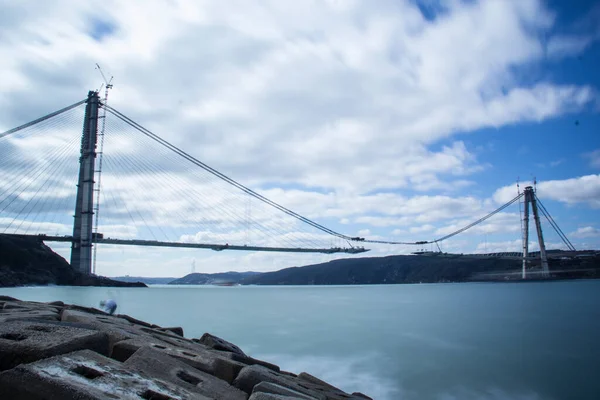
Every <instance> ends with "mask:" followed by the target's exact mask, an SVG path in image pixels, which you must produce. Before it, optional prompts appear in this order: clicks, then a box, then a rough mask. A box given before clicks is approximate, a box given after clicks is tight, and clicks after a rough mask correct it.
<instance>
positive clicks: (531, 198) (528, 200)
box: [522, 186, 550, 279]
mask: <svg viewBox="0 0 600 400" xmlns="http://www.w3.org/2000/svg"><path fill="white" fill-rule="evenodd" d="M523 193H524V196H525V210H524V213H523V271H522V278H523V279H525V278H526V266H527V258H528V257H529V204H531V211H532V212H533V219H534V221H535V228H536V231H537V236H538V244H539V246H540V261H541V264H542V276H544V277H548V276H549V275H550V270H549V269H548V258H547V257H546V245H545V244H544V235H543V233H542V224H541V221H540V215H539V212H538V206H537V201H536V198H535V192H534V191H533V187H531V186H527V187H526V188H525V191H524V192H523Z"/></svg>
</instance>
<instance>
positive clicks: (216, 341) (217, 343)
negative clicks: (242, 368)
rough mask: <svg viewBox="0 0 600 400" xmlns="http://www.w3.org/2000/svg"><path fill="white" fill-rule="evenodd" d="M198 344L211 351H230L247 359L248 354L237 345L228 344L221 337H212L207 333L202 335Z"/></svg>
mask: <svg viewBox="0 0 600 400" xmlns="http://www.w3.org/2000/svg"><path fill="white" fill-rule="evenodd" d="M198 343H201V344H203V345H205V346H207V347H210V348H211V349H215V350H219V351H228V352H230V353H235V354H239V355H240V356H244V357H247V355H246V353H244V352H243V351H242V349H240V348H239V347H237V346H236V345H235V344H233V343H231V342H228V341H227V340H224V339H221V338H220V337H217V336H214V335H211V334H210V333H205V334H204V335H202V337H201V338H200V339H198Z"/></svg>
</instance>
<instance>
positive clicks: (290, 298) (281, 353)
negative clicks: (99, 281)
mask: <svg viewBox="0 0 600 400" xmlns="http://www.w3.org/2000/svg"><path fill="white" fill-rule="evenodd" d="M0 294H5V295H9V296H13V297H17V298H20V299H23V300H35V301H51V300H62V301H64V302H67V303H75V304H80V305H85V306H95V307H97V306H98V302H99V301H100V300H101V299H104V298H112V299H114V300H116V301H117V303H118V310H117V312H119V313H124V314H129V315H132V316H134V317H136V318H139V319H142V320H147V321H150V322H153V323H156V324H158V325H162V326H182V327H183V328H184V331H185V335H186V336H187V337H199V336H200V335H202V334H203V333H204V332H211V333H213V334H215V335H218V336H221V337H223V338H225V339H227V340H230V341H232V342H234V343H236V344H238V345H239V346H240V347H242V349H243V350H244V351H246V352H247V353H249V354H250V355H252V356H254V357H257V358H262V359H265V360H267V361H270V362H273V363H276V364H278V365H280V366H281V367H282V368H284V369H286V370H289V371H292V372H296V373H299V372H302V371H307V372H310V373H311V374H313V375H316V376H318V377H320V378H322V379H324V380H326V381H328V382H330V383H332V384H334V385H336V386H339V387H340V388H342V389H343V390H345V391H348V392H352V391H361V392H364V393H366V394H368V395H370V396H372V397H373V398H375V399H382V400H391V399H394V400H395V399H408V400H412V399H436V400H450V399H466V400H470V399H473V400H474V399H478V400H479V399H493V400H504V399H527V400H535V399H578V400H585V399H594V400H597V399H600V281H571V282H551V283H501V284H493V283H489V284H422V285H390V286H322V287H317V286H302V287H298V286H294V287H282V286H277V287H260V286H240V287H210V286H152V287H150V288H148V289H137V288H135V289H134V288H128V289H112V288H110V289H107V288H78V287H27V288H9V289H0Z"/></svg>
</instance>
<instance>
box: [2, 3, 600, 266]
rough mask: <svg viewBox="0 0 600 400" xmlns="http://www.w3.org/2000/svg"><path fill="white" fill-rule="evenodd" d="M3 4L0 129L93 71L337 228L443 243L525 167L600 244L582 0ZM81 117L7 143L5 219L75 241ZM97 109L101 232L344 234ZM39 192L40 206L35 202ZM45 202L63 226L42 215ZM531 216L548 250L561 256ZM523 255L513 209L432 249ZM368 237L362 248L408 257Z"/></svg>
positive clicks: (596, 121) (558, 207)
mask: <svg viewBox="0 0 600 400" xmlns="http://www.w3.org/2000/svg"><path fill="white" fill-rule="evenodd" d="M595 3H596V4H595ZM0 9H1V10H2V13H1V14H0V132H3V131H5V130H8V129H10V128H13V127H15V126H18V125H21V124H23V123H25V122H27V121H29V120H31V119H34V118H37V117H39V116H41V115H44V114H47V113H49V112H51V111H54V110H56V109H59V108H62V107H64V106H67V105H69V104H72V103H74V102H76V101H78V100H81V99H83V98H84V97H85V96H86V94H87V91H88V90H90V89H98V88H100V85H101V83H102V82H103V80H102V77H101V76H100V74H99V72H98V71H97V70H96V69H95V64H96V63H99V64H100V65H101V66H102V68H103V70H104V72H105V73H106V74H107V75H108V76H114V88H113V90H112V91H111V93H110V97H109V104H110V105H111V106H112V107H114V108H115V109H117V110H119V111H120V112H122V113H124V114H126V115H127V116H129V117H131V118H132V119H134V120H135V121H137V122H138V123H140V124H141V125H143V126H145V127H147V128H148V129H150V130H152V131H153V132H155V133H156V134H158V135H160V136H161V137H163V138H165V139H166V140H168V141H170V142H172V143H173V144H175V145H176V146H179V147H181V148H182V149H185V151H187V152H188V153H189V154H191V155H193V156H194V157H196V158H197V159H199V160H201V161H202V162H204V163H206V164H208V165H210V166H211V167H213V168H215V169H216V170H218V171H221V172H222V173H224V174H226V175H228V176H230V177H232V178H233V179H235V180H237V181H238V182H241V183H243V184H244V185H246V186H248V187H250V188H252V189H253V190H255V191H257V192H259V193H261V194H263V195H264V196H266V197H268V198H270V199H272V200H274V201H276V202H278V203H280V204H282V205H284V206H285V207H287V208H290V209H292V210H294V211H296V212H298V213H300V214H302V215H305V216H307V217H309V218H311V219H313V220H315V221H317V222H319V223H321V224H323V225H326V226H327V227H330V228H332V229H334V230H336V231H339V232H342V233H344V234H348V235H350V236H361V237H366V238H371V239H388V240H394V241H411V242H412V241H418V240H431V239H435V238H438V237H440V236H443V235H444V234H446V233H448V232H451V231H453V230H454V229H456V228H460V227H462V226H464V225H466V224H468V223H469V222H470V221H472V220H474V219H477V218H479V217H480V216H483V215H485V214H486V213H487V212H489V211H491V210H494V209H495V208H497V207H499V206H500V205H502V204H504V203H505V202H507V201H509V200H511V199H512V198H513V197H514V196H515V195H516V192H517V189H516V182H517V180H518V179H519V180H520V181H521V185H522V186H524V185H525V184H527V183H528V182H531V181H532V180H533V179H534V178H535V179H537V183H538V185H537V188H538V196H539V197H540V199H541V200H542V201H543V202H544V204H545V206H546V208H547V209H548V210H549V211H550V212H551V214H552V215H553V217H554V219H555V220H556V221H557V223H558V224H559V225H560V226H561V228H562V229H563V231H564V232H565V233H567V236H569V238H570V239H571V241H572V242H573V243H574V245H575V247H577V248H600V174H599V173H600V132H598V128H599V127H600V115H599V111H600V102H599V99H600V97H599V94H598V89H599V88H600V74H598V72H597V66H598V65H600V44H599V41H600V28H599V27H600V6H598V4H597V2H595V1H593V0H589V1H587V0H586V1H584V0H576V1H562V0H561V1H559V0H549V1H542V0H519V1H511V0H486V1H484V0H481V1H475V0H463V1H461V0H368V1H367V0H365V1H360V0H299V1H281V0H260V1H253V2H250V1H242V0H227V1H213V0H189V1H188V0H169V1H167V0H163V1H159V0H156V1H150V0H148V1H143V2H142V1H128V2H116V1H106V0H104V1H86V2H73V1H59V0H56V1H46V2H39V1H34V0H31V1H18V2H15V1H9V0H0ZM81 112H82V109H81V107H79V108H77V109H75V110H73V111H72V112H69V113H67V114H65V115H63V116H61V120H60V124H58V123H57V125H56V126H54V125H52V124H46V126H44V129H41V128H40V129H38V128H39V127H37V128H32V129H31V130H30V131H28V132H27V135H25V133H22V134H21V136H19V135H18V134H15V135H14V136H9V137H6V138H3V139H2V140H0V156H2V154H3V152H4V156H3V159H2V160H0V169H2V170H3V175H4V176H6V177H9V179H4V183H2V184H0V191H2V190H4V193H8V194H6V195H5V197H1V196H0V210H1V209H3V204H2V203H1V202H2V201H5V200H7V199H9V197H10V196H9V195H14V194H15V193H17V194H19V196H20V197H18V198H17V199H16V201H12V200H11V201H5V203H4V205H6V204H8V203H9V202H10V203H11V206H10V207H6V208H5V210H4V211H3V212H4V214H3V215H0V229H3V230H5V231H6V232H16V231H20V230H19V229H21V231H22V229H24V228H25V227H29V228H28V232H29V233H39V232H42V231H44V232H47V231H48V230H51V231H52V232H49V233H60V234H68V233H69V231H70V230H71V227H70V225H69V224H70V223H71V222H70V220H72V217H71V215H72V213H73V211H72V206H71V204H70V203H69V201H70V200H71V199H72V198H73V194H74V190H75V189H74V184H75V178H76V174H77V170H76V161H77V151H78V145H79V144H78V135H79V134H80V127H81ZM106 121H107V122H106V124H107V128H106V148H105V154H106V156H105V163H104V166H103V167H104V171H105V173H104V175H103V177H102V179H103V189H104V190H105V191H104V192H103V193H104V194H103V197H102V199H101V212H100V215H101V219H100V225H101V227H102V229H101V231H103V232H104V233H105V235H108V236H111V237H121V238H135V237H138V238H145V239H152V238H156V239H160V240H177V241H197V242H209V243H235V244H238V243H239V244H263V245H282V246H292V247H296V246H298V245H306V246H313V245H314V246H317V245H326V246H330V245H333V246H344V245H346V244H345V243H344V242H342V243H340V241H335V240H331V239H330V238H328V237H323V236H322V235H320V234H319V233H318V232H316V231H312V230H311V229H309V228H308V227H306V226H303V225H301V224H298V223H297V222H295V221H294V220H290V219H289V218H285V217H284V216H283V215H281V213H278V212H275V211H274V210H272V209H270V208H268V207H265V206H264V205H263V204H259V202H257V201H253V200H249V198H248V196H245V195H242V194H240V193H239V192H237V191H235V190H233V189H232V188H231V187H228V186H227V185H224V183H223V182H221V181H219V180H218V179H216V178H214V176H212V175H210V174H208V173H206V172H205V171H203V170H201V169H199V168H197V167H195V166H193V165H191V164H190V163H184V162H182V160H181V159H180V158H178V157H175V156H174V155H173V154H172V153H170V152H168V151H167V150H165V149H164V148H161V147H159V146H157V145H156V144H155V143H153V142H152V141H150V140H148V139H147V138H146V137H144V136H143V135H140V134H139V132H135V131H134V130H133V129H132V128H130V127H127V126H126V125H125V124H123V123H122V122H121V121H118V120H116V119H115V118H114V116H112V115H108V117H107V120H106ZM36 129H37V131H36ZM7 149H8V150H7ZM61 149H67V150H68V151H65V152H61V151H62V150H61ZM9 150H10V151H9ZM9 153H10V154H9ZM40 154H42V155H44V157H40V156H39V155H40ZM53 157H55V158H53ZM69 157H70V158H69ZM18 160H21V161H23V160H29V161H30V163H31V164H32V165H33V167H32V168H29V169H26V168H21V169H19V168H17V161H18ZM56 160H59V161H56ZM62 160H67V161H64V162H63V161H62ZM69 160H70V161H69ZM73 160H75V162H73ZM19 167H21V165H19ZM35 168H37V169H35ZM38 170H39V171H40V174H33V173H32V172H26V171H38ZM22 171H25V172H22ZM42 172H43V173H42ZM34 175H35V176H34ZM39 177H45V179H44V180H43V181H41V180H40V179H41V178H40V179H38V181H39V182H38V183H32V184H31V185H29V186H27V185H25V186H27V190H26V191H20V192H18V191H17V189H18V185H19V182H21V183H22V182H24V180H25V182H29V181H32V182H33V181H35V179H37V178H39ZM34 178H35V179H34ZM50 178H51V179H52V180H53V183H52V185H47V186H43V183H40V182H46V181H48V179H50ZM50 187H52V189H50ZM41 189H43V190H41ZM36 195H38V197H39V196H40V195H43V196H44V198H43V199H42V200H41V201H39V202H37V200H34V201H30V200H31V198H35V196H36ZM10 198H11V199H12V197H10ZM21 203H22V204H23V207H15V206H16V205H18V204H21ZM42 204H48V206H47V210H46V211H48V210H50V209H52V210H53V212H54V213H59V212H60V213H62V214H61V215H62V219H61V218H54V217H53V219H50V220H45V219H44V217H43V212H42V213H39V215H38V213H37V211H39V207H41V205H42ZM111 204H112V206H111ZM27 206H28V207H29V209H28V208H26V207H27ZM36 207H37V208H36ZM21 210H33V211H34V212H31V213H29V215H27V213H26V212H25V213H23V212H21V213H19V211H21ZM24 214H25V215H24ZM34 215H35V220H34V219H33V216H34ZM102 216H104V219H103V218H102ZM17 228H19V229H17ZM46 228H48V229H46ZM544 229H545V233H546V238H547V242H548V243H549V245H548V247H551V248H555V247H559V245H560V243H559V240H558V236H557V235H555V234H553V232H551V231H550V227H549V226H548V225H546V226H545V228H544ZM52 246H53V247H54V248H55V249H57V250H58V251H59V252H60V253H61V254H63V255H64V256H68V249H67V247H66V246H64V245H52ZM520 246H521V239H520V224H519V207H518V206H517V205H516V204H515V205H514V206H512V207H510V208H507V209H506V210H505V211H504V212H503V213H500V214H498V215H497V216H496V217H495V218H493V219H491V220H490V221H489V223H487V224H486V225H483V226H479V227H477V228H475V229H473V230H472V231H468V232H466V233H465V234H463V235H461V236H458V237H456V238H454V239H452V240H450V241H447V242H444V243H442V248H443V250H444V251H451V252H492V251H518V250H519V249H520ZM367 247H369V248H371V249H372V250H371V252H369V253H366V255H367V256H381V255H388V254H403V253H409V252H411V251H414V250H415V249H416V248H414V247H410V246H398V245H375V246H367ZM427 250H430V248H427ZM431 250H432V249H431ZM337 257H339V256H331V255H312V254H281V253H252V252H237V253H236V252H228V251H224V252H213V251H210V250H181V249H160V248H159V249H156V248H149V247H143V248H135V247H115V246H106V245H103V246H101V247H100V248H99V252H98V267H97V272H98V273H99V274H103V275H108V276H115V275H123V274H130V275H145V276H182V275H185V274H187V273H189V272H190V271H191V269H192V266H194V267H195V270H196V271H197V272H216V271H225V270H240V271H241V270H257V271H267V270H275V269H279V268H284V267H289V266H295V265H305V264H310V263H314V262H321V261H327V260H330V259H333V258H337Z"/></svg>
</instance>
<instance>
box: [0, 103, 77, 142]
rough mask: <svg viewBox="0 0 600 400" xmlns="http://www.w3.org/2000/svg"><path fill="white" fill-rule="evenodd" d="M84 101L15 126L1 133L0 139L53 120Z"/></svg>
mask: <svg viewBox="0 0 600 400" xmlns="http://www.w3.org/2000/svg"><path fill="white" fill-rule="evenodd" d="M86 101H87V99H83V100H81V101H78V102H77V103H73V104H71V105H70V106H67V107H65V108H61V109H60V110H58V111H55V112H53V113H50V114H47V115H44V116H43V117H40V118H38V119H34V120H33V121H30V122H28V123H26V124H23V125H21V126H17V127H16V128H13V129H9V130H7V131H6V132H2V133H0V139H2V138H3V137H5V136H8V135H11V134H13V133H15V132H19V131H21V130H23V129H26V128H29V127H31V126H34V125H36V124H39V123H40V122H44V121H46V120H48V119H50V118H54V117H56V116H58V115H60V114H63V113H65V112H67V111H70V110H72V109H74V108H76V107H77V106H80V105H82V104H84V103H85V102H86Z"/></svg>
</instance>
